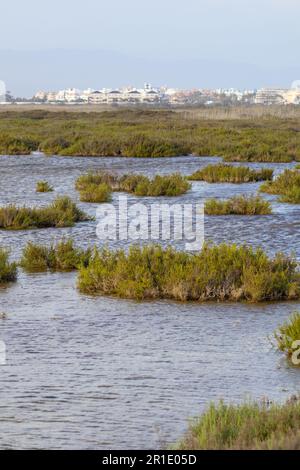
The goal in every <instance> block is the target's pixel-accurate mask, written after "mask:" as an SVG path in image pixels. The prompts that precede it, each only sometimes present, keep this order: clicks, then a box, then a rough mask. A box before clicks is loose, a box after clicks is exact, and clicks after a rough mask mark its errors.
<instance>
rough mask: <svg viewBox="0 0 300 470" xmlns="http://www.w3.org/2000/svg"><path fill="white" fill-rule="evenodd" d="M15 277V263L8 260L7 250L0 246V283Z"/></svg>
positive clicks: (13, 279)
mask: <svg viewBox="0 0 300 470" xmlns="http://www.w3.org/2000/svg"><path fill="white" fill-rule="evenodd" d="M16 279H17V265H16V263H12V262H10V261H9V252H8V251H7V250H6V249H4V248H2V247H0V284H6V283H8V282H14V281H16Z"/></svg>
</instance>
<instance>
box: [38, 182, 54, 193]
mask: <svg viewBox="0 0 300 470" xmlns="http://www.w3.org/2000/svg"><path fill="white" fill-rule="evenodd" d="M35 190H36V192H37V193H50V192H52V191H53V187H52V186H51V185H50V184H49V183H48V181H38V182H37V183H36V188H35Z"/></svg>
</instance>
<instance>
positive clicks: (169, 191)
mask: <svg viewBox="0 0 300 470" xmlns="http://www.w3.org/2000/svg"><path fill="white" fill-rule="evenodd" d="M75 187H76V189H77V190H78V191H79V193H80V199H81V200H82V201H85V202H104V201H105V200H109V197H110V192H112V191H124V192H128V193H131V194H134V195H135V196H153V197H156V196H167V197H173V196H179V195H181V194H184V193H186V192H187V191H188V190H189V189H190V187H191V184H190V183H189V182H188V181H187V179H186V178H185V177H184V176H181V175H179V174H177V173H174V174H172V175H165V176H160V175H156V176H155V177H154V178H153V179H150V178H148V177H147V176H144V175H138V174H134V175H122V176H117V175H114V174H111V173H107V172H98V173H89V174H86V175H81V176H79V178H78V179H77V180H76V183H75ZM98 188H101V191H100V193H101V194H102V192H104V193H105V194H106V195H107V199H103V200H100V199H101V198H99V200H96V201H95V200H94V199H95V195H96V194H97V190H98ZM105 190H106V191H105Z"/></svg>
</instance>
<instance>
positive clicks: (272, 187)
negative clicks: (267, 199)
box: [260, 169, 300, 204]
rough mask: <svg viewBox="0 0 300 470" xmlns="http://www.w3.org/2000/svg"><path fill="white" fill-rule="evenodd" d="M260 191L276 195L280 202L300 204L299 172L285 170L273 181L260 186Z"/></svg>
mask: <svg viewBox="0 0 300 470" xmlns="http://www.w3.org/2000/svg"><path fill="white" fill-rule="evenodd" d="M260 191H261V192H263V193H268V194H278V195H279V196H280V198H279V200H280V201H282V202H289V203H292V204H300V171H299V170H297V169H296V170H285V171H284V172H283V173H281V174H280V175H279V176H278V177H277V178H275V179H274V180H273V181H270V182H266V183H264V184H262V185H261V187H260Z"/></svg>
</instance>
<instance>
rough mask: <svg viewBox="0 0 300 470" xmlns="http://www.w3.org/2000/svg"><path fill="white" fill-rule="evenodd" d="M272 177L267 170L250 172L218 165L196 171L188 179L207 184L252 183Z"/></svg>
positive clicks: (244, 167)
mask: <svg viewBox="0 0 300 470" xmlns="http://www.w3.org/2000/svg"><path fill="white" fill-rule="evenodd" d="M272 177H273V170H271V169H268V168H262V169H261V170H252V169H251V168H248V167H246V166H231V165H225V164H223V163H219V164H217V165H208V166H206V167H204V168H202V169H201V170H198V171H196V172H195V173H193V174H192V175H191V176H189V179H190V180H194V181H206V182H207V183H252V182H255V181H264V180H271V179H272Z"/></svg>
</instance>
